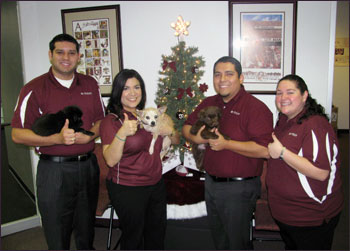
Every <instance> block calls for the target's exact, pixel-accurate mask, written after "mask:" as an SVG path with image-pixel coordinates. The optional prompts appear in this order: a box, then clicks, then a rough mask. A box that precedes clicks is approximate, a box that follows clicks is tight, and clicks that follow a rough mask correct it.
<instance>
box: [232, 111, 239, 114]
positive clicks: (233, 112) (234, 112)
mask: <svg viewBox="0 0 350 251" xmlns="http://www.w3.org/2000/svg"><path fill="white" fill-rule="evenodd" d="M231 113H232V114H234V115H241V113H239V112H236V111H231Z"/></svg>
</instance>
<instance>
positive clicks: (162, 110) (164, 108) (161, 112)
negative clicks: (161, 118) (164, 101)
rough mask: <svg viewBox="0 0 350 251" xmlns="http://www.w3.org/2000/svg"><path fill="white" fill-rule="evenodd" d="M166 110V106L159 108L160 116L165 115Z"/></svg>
mask: <svg viewBox="0 0 350 251" xmlns="http://www.w3.org/2000/svg"><path fill="white" fill-rule="evenodd" d="M166 109H167V107H166V106H161V107H159V108H158V111H159V113H160V114H163V113H164V112H166Z"/></svg>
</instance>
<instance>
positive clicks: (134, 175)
mask: <svg viewBox="0 0 350 251" xmlns="http://www.w3.org/2000/svg"><path fill="white" fill-rule="evenodd" d="M145 103H146V90H145V84H144V81H143V79H142V77H141V76H140V74H139V73H137V72H136V71H135V70H130V69H124V70H122V71H120V72H119V73H118V75H117V76H116V77H115V78H114V81H113V87H112V92H111V97H110V99H109V102H108V106H107V111H108V112H109V114H108V115H107V116H106V117H105V118H104V119H103V120H102V122H101V126H100V135H101V141H102V146H103V156H104V158H105V160H106V162H107V165H108V166H109V167H110V170H109V173H108V176H107V180H106V184H107V189H108V192H109V197H110V199H111V203H112V205H113V207H114V208H115V211H116V213H117V215H118V218H119V220H120V227H121V230H122V237H121V238H122V239H121V249H129V250H130V249H131V250H136V249H158V250H159V249H164V238H165V229H166V220H167V219H166V190H165V185H164V182H163V179H162V162H161V159H160V157H159V156H160V151H161V148H162V137H158V139H157V140H156V143H155V146H154V153H153V154H152V155H150V154H149V146H150V143H151V140H152V135H151V133H149V132H146V131H145V130H144V129H141V128H140V126H139V125H138V120H137V118H136V109H138V110H142V109H143V108H144V106H145ZM172 133H173V131H172V129H169V130H167V131H164V132H162V133H161V135H163V136H164V135H171V134H172ZM177 137H178V136H177ZM177 137H175V136H173V137H171V138H172V141H174V142H175V141H176V138H177Z"/></svg>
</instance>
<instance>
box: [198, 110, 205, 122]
mask: <svg viewBox="0 0 350 251" xmlns="http://www.w3.org/2000/svg"><path fill="white" fill-rule="evenodd" d="M206 112H207V109H206V108H203V109H202V110H200V111H199V113H198V118H199V119H200V120H203V119H204V118H205V113H206Z"/></svg>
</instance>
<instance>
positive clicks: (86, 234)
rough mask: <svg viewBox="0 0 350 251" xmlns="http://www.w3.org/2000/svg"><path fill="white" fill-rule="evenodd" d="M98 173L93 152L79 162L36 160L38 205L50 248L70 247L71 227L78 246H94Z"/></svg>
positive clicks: (88, 248)
mask: <svg viewBox="0 0 350 251" xmlns="http://www.w3.org/2000/svg"><path fill="white" fill-rule="evenodd" d="M99 176H100V169H99V166H98V163H97V160H96V156H95V155H94V154H92V156H91V157H90V158H89V159H88V160H85V161H81V162H79V161H75V162H64V163H56V162H52V161H49V160H40V161H39V164H38V170H37V181H36V184H37V196H38V206H39V211H40V214H41V220H42V225H43V228H44V232H45V237H46V241H47V244H48V248H49V249H51V250H52V249H55V250H62V249H64V250H69V248H70V239H71V234H72V232H73V231H74V236H75V243H76V248H77V249H79V250H91V249H94V248H93V240H94V224H95V215H96V207H97V199H98V189H99Z"/></svg>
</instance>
